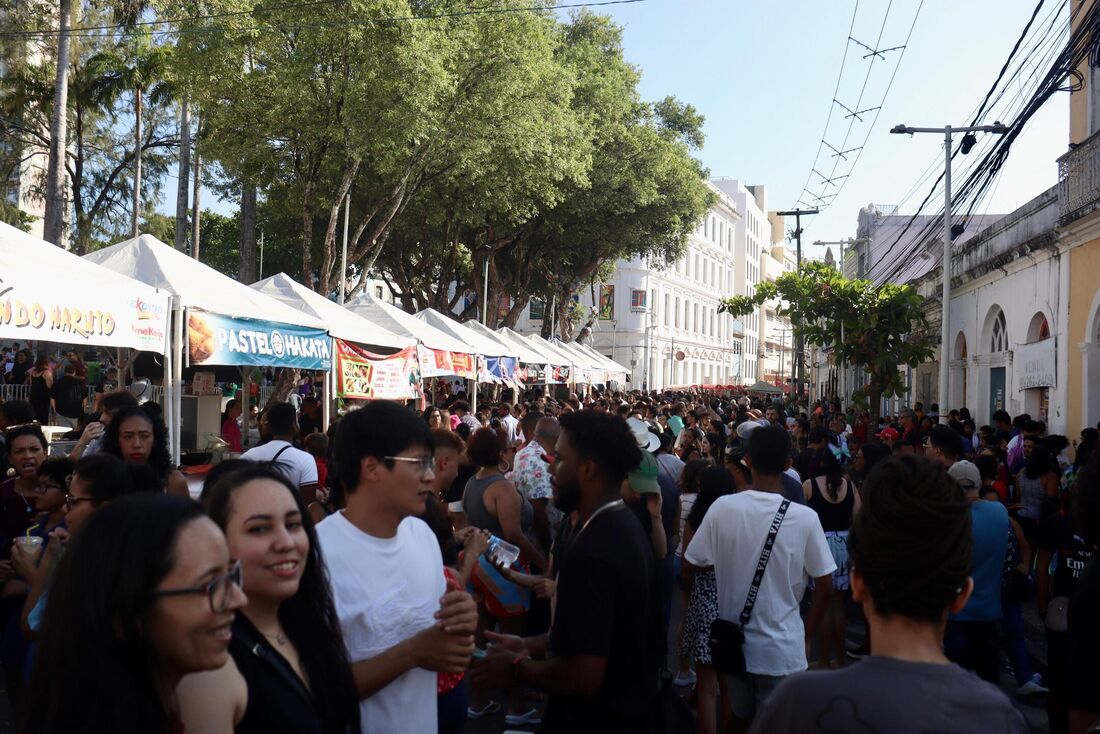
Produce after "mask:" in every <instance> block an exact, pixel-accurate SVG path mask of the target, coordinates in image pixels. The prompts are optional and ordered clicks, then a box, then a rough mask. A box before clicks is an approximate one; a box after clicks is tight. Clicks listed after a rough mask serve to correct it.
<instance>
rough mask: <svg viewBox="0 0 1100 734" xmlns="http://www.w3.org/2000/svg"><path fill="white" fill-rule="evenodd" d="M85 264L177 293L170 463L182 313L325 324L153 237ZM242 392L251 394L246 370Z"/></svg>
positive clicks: (178, 416)
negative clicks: (196, 312) (92, 264)
mask: <svg viewBox="0 0 1100 734" xmlns="http://www.w3.org/2000/svg"><path fill="white" fill-rule="evenodd" d="M84 259H85V260H88V261H90V262H93V263H96V264H98V265H101V266H103V267H105V268H108V269H110V270H113V271H114V272H116V273H120V274H122V275H127V276H129V277H131V278H134V279H136V280H139V281H141V282H142V283H145V284H147V285H150V286H154V287H156V288H159V289H162V290H164V291H167V292H169V293H171V294H173V306H172V329H171V348H170V352H171V365H170V367H171V368H170V369H168V367H169V365H167V364H166V365H165V367H166V369H165V393H166V394H165V402H166V403H167V406H166V409H165V422H166V423H167V424H168V426H169V427H170V431H171V433H170V435H171V442H172V452H171V453H172V460H173V461H174V462H176V463H179V459H180V448H181V444H180V432H179V430H177V428H178V427H180V426H182V425H183V416H182V408H181V391H182V382H183V344H184V331H185V330H186V329H187V325H186V324H185V322H184V318H183V309H194V310H198V311H204V312H208V313H211V314H218V315H222V316H228V317H233V318H241V319H256V320H262V321H265V322H275V323H279V324H290V325H293V326H301V327H308V328H312V329H320V330H324V329H325V325H324V324H323V323H322V322H321V321H320V320H318V319H317V318H315V317H313V316H309V315H307V314H305V313H303V312H301V311H299V310H297V309H295V308H292V307H290V306H287V305H286V304H284V303H281V302H280V301H277V300H275V299H274V298H270V297H269V296H265V295H263V294H262V293H259V292H257V291H254V290H253V289H251V288H249V287H248V286H247V285H245V284H243V283H240V282H238V281H236V280H233V279H232V278H230V277H229V276H226V275H223V274H222V273H219V272H218V271H217V270H214V269H213V268H211V267H209V266H207V265H203V264H202V263H201V262H199V261H198V260H195V259H194V258H191V257H188V256H187V255H185V254H184V253H182V252H180V251H179V250H176V249H175V248H173V247H170V246H168V245H166V244H164V243H163V242H161V241H160V240H158V239H157V238H156V237H153V236H152V235H148V234H143V235H139V236H138V237H134V238H132V239H128V240H124V241H123V242H119V243H118V244H115V245H111V246H110V247H106V248H104V249H102V250H97V251H95V252H93V253H90V254H88V255H85V256H84ZM243 390H244V394H246V395H247V394H248V378H247V372H246V378H245V385H244V387H243Z"/></svg>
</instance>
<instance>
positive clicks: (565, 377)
mask: <svg viewBox="0 0 1100 734" xmlns="http://www.w3.org/2000/svg"><path fill="white" fill-rule="evenodd" d="M551 369H552V372H551V375H552V381H553V382H555V383H557V384H558V385H565V384H568V383H569V375H570V371H569V368H568V367H553V368H551Z"/></svg>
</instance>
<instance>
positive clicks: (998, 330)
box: [989, 311, 1008, 354]
mask: <svg viewBox="0 0 1100 734" xmlns="http://www.w3.org/2000/svg"><path fill="white" fill-rule="evenodd" d="M989 351H990V352H993V353H994V354H996V353H997V352H1007V351H1008V325H1007V324H1006V323H1005V312H1004V311H998V312H997V318H996V320H995V321H994V322H993V338H992V339H991V340H990V344H989Z"/></svg>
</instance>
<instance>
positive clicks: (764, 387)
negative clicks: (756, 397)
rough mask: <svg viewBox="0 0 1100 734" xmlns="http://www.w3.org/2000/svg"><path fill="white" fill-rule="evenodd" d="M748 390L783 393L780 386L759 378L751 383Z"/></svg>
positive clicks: (771, 393) (769, 393)
mask: <svg viewBox="0 0 1100 734" xmlns="http://www.w3.org/2000/svg"><path fill="white" fill-rule="evenodd" d="M748 391H749V392H762V393H767V394H768V395H781V394H782V393H783V390H782V389H781V388H778V387H776V386H775V385H771V384H769V383H767V382H764V381H763V380H757V381H756V382H754V383H753V384H751V385H749V387H748Z"/></svg>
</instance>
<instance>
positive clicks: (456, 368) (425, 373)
mask: <svg viewBox="0 0 1100 734" xmlns="http://www.w3.org/2000/svg"><path fill="white" fill-rule="evenodd" d="M417 354H418V358H419V361H420V376H421V377H422V378H428V377H446V376H447V375H458V376H459V377H465V378H467V379H470V380H472V379H474V378H475V377H477V369H476V366H475V364H474V355H472V354H465V353H464V352H445V351H442V350H440V349H428V348H427V347H425V346H423V345H420V346H418V347H417Z"/></svg>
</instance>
